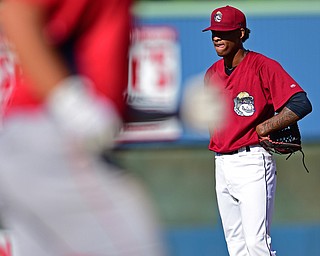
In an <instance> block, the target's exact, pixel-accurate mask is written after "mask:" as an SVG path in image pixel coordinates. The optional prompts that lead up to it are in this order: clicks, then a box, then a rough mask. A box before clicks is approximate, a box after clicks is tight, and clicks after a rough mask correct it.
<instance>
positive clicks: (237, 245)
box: [203, 6, 311, 256]
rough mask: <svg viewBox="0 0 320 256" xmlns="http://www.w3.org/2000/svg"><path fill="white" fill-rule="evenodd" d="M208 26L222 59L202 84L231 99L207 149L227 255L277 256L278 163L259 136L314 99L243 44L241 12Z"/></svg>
mask: <svg viewBox="0 0 320 256" xmlns="http://www.w3.org/2000/svg"><path fill="white" fill-rule="evenodd" d="M203 31H211V33H212V42H213V45H214V48H215V50H216V52H217V54H218V56H219V57H221V59H220V60H218V61H217V62H216V63H214V64H213V65H212V66H211V67H210V68H209V69H208V70H207V72H206V74H205V83H206V84H208V86H213V85H214V86H217V87H218V88H220V89H221V91H222V92H223V93H224V98H225V99H226V109H225V111H224V115H225V116H226V122H225V124H224V126H223V127H222V128H220V129H217V130H215V131H214V132H213V134H211V135H212V136H211V140H210V145H209V149H210V150H212V151H214V152H216V156H215V169H216V170H215V172H216V173H215V175H216V193H217V201H218V206H219V211H220V216H221V219H222V224H223V229H224V234H225V239H226V242H227V246H228V250H229V254H230V255H231V256H240V255H241V256H249V255H250V256H270V255H273V256H274V255H276V252H275V251H274V250H273V249H272V247H271V238H270V226H271V220H272V213H273V205H274V197H275V188H276V166H275V160H274V157H273V156H272V155H271V154H269V153H268V152H267V151H266V150H265V149H264V148H263V147H261V146H260V145H259V138H261V137H264V136H268V134H269V133H270V132H272V131H275V130H278V129H282V128H284V127H286V126H288V125H290V124H292V123H295V122H297V121H298V120H300V119H301V118H303V117H304V116H306V115H307V114H308V113H310V112H311V104H310V102H309V100H308V98H307V96H306V93H305V92H304V90H303V89H302V88H301V87H300V86H299V84H298V83H297V82H296V81H295V80H294V79H293V78H292V77H291V76H290V75H289V74H288V73H287V72H286V71H285V70H284V69H283V68H282V67H281V65H280V64H279V63H277V62H276V61H274V60H272V59H270V58H268V57H265V56H263V55H261V54H259V53H256V52H253V51H249V50H246V49H245V48H244V47H243V42H245V41H246V40H247V39H248V38H249V33H250V30H249V29H248V28H247V25H246V17H245V15H244V14H243V13H242V12H241V11H240V10H238V9H236V8H234V7H231V6H225V7H222V8H217V9H215V10H214V11H213V12H212V14H211V25H210V26H209V27H208V28H206V29H204V30H203ZM275 112H278V114H277V115H274V114H275Z"/></svg>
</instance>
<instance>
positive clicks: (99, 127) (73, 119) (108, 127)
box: [47, 76, 121, 152]
mask: <svg viewBox="0 0 320 256" xmlns="http://www.w3.org/2000/svg"><path fill="white" fill-rule="evenodd" d="M47 107H48V111H49V114H50V115H51V116H52V118H53V119H54V121H55V122H56V123H57V126H58V127H59V128H60V129H61V130H62V131H63V132H64V134H66V135H67V136H69V138H70V139H72V140H74V141H75V142H77V143H78V144H81V145H85V147H86V149H89V150H90V151H93V152H97V151H101V150H103V149H105V148H110V147H112V146H113V143H114V138H115V136H116V134H117V132H118V131H119V129H120V126H121V119H120V118H119V116H118V114H117V111H116V110H115V107H114V106H113V104H112V102H111V101H108V100H107V99H105V98H102V97H98V96H97V95H96V94H95V93H94V92H93V90H92V89H91V87H90V82H89V80H88V79H85V78H83V77H79V76H72V77H68V78H66V79H65V80H63V81H61V82H60V83H59V84H58V85H57V87H56V88H55V89H54V91H53V92H52V93H51V94H50V96H49V98H48V100H47Z"/></svg>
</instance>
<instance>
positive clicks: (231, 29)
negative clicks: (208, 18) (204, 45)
mask: <svg viewBox="0 0 320 256" xmlns="http://www.w3.org/2000/svg"><path fill="white" fill-rule="evenodd" d="M237 29H239V28H230V27H218V26H210V27H207V28H205V29H203V30H202V32H206V31H209V30H214V31H233V30H237Z"/></svg>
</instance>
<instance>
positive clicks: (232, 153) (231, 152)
mask: <svg viewBox="0 0 320 256" xmlns="http://www.w3.org/2000/svg"><path fill="white" fill-rule="evenodd" d="M246 152H250V146H246ZM238 153H239V149H238V150H234V151H230V152H226V153H216V155H217V156H221V155H234V154H238Z"/></svg>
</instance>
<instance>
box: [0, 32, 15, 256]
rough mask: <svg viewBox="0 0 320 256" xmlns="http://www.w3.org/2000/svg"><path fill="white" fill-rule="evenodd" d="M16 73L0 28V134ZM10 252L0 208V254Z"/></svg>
mask: <svg viewBox="0 0 320 256" xmlns="http://www.w3.org/2000/svg"><path fill="white" fill-rule="evenodd" d="M16 75H17V69H16V62H15V57H14V54H13V51H12V49H11V47H10V45H9V42H8V40H7V39H6V37H5V35H4V34H3V33H2V30H0V134H1V132H2V128H3V127H2V125H3V120H2V118H3V111H4V110H5V108H6V106H7V104H8V103H9V101H10V97H11V94H12V91H13V89H14V87H15V80H16V79H15V78H16ZM0 141H1V139H0ZM11 252H12V244H11V235H10V232H8V231H7V230H6V229H4V227H3V221H2V217H1V210H0V255H1V256H11V255H12V254H11Z"/></svg>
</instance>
